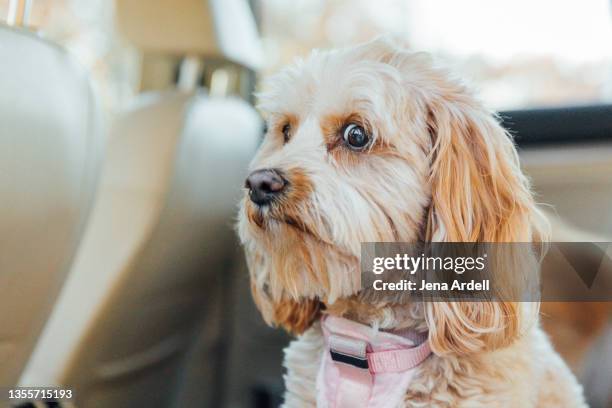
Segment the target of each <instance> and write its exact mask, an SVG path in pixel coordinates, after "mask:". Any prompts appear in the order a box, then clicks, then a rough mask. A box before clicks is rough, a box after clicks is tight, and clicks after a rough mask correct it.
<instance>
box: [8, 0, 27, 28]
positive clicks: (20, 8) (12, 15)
mask: <svg viewBox="0 0 612 408" xmlns="http://www.w3.org/2000/svg"><path fill="white" fill-rule="evenodd" d="M31 11H32V0H10V2H9V7H8V16H7V18H6V22H7V24H8V25H10V26H14V27H27V25H28V22H29V20H30V12H31Z"/></svg>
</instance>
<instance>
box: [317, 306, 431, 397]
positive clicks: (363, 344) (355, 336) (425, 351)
mask: <svg viewBox="0 0 612 408" xmlns="http://www.w3.org/2000/svg"><path fill="white" fill-rule="evenodd" d="M322 328H323V334H324V336H325V340H326V346H327V347H326V349H325V351H324V355H323V358H322V362H321V368H320V370H319V375H318V377H317V406H319V407H330V408H344V407H351V408H360V407H363V408H380V407H390V406H396V405H397V404H399V402H400V401H401V398H402V397H403V395H404V393H405V391H406V389H407V388H408V385H409V383H410V380H411V379H412V376H413V374H414V372H415V370H414V368H415V367H417V366H418V365H419V364H420V363H421V362H423V360H425V359H426V358H427V357H428V356H429V355H430V354H431V350H430V348H429V343H428V342H427V341H426V334H424V333H421V334H419V333H416V332H412V331H404V332H403V333H390V332H382V331H377V330H374V329H372V328H371V327H369V326H366V325H362V324H359V323H356V322H353V321H350V320H347V319H343V318H339V317H335V316H326V317H324V318H323V319H322Z"/></svg>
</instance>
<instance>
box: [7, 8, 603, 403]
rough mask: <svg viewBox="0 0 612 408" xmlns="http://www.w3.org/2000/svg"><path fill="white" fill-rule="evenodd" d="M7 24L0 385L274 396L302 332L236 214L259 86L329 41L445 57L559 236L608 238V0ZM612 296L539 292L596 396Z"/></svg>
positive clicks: (101, 395) (43, 14) (119, 396)
mask: <svg viewBox="0 0 612 408" xmlns="http://www.w3.org/2000/svg"><path fill="white" fill-rule="evenodd" d="M0 21H1V23H0V61H1V62H0V95H1V97H0V123H2V124H3V125H2V128H1V129H2V131H0V141H1V143H2V147H0V162H2V163H3V167H5V169H3V171H2V172H0V200H2V202H3V203H4V205H3V206H1V207H0V231H2V234H0V235H1V236H0V310H1V312H0V323H1V324H0V385H2V386H10V385H16V384H20V385H32V386H33V385H37V386H40V385H68V386H71V387H74V388H75V389H76V390H77V396H78V398H79V399H78V404H79V405H78V406H82V407H109V406H112V407H123V406H125V407H128V406H129V407H133V406H151V407H208V406H210V407H221V406H227V407H273V406H277V405H278V403H279V401H280V396H281V395H282V368H281V360H282V352H281V350H282V348H283V347H284V345H285V344H286V342H287V341H288V340H289V339H288V337H287V336H285V335H284V334H282V333H280V332H279V331H277V330H273V329H269V328H267V327H265V325H264V324H263V322H262V321H261V318H260V317H259V315H258V313H257V311H256V310H254V306H253V304H252V302H251V300H250V295H249V293H248V279H247V272H246V270H245V267H244V265H243V262H242V254H241V251H240V249H239V247H238V244H237V242H236V239H235V237H234V233H233V231H232V225H233V223H234V218H235V212H236V208H237V207H236V203H237V200H238V199H239V197H240V194H241V186H242V184H243V179H244V176H245V172H246V166H247V164H248V161H249V159H250V157H251V156H252V155H253V153H254V151H255V149H256V148H257V145H258V143H259V140H260V139H261V136H262V129H263V123H262V121H261V119H260V117H259V114H258V112H257V111H256V109H255V108H254V106H253V104H254V102H255V101H254V97H253V92H254V91H255V90H257V89H258V87H259V83H260V80H261V79H262V78H263V77H265V76H266V75H269V74H271V73H273V72H275V71H277V70H278V69H279V68H280V67H282V66H283V65H284V64H287V63H289V62H291V61H292V60H293V59H294V58H295V57H300V56H305V55H307V54H308V53H309V52H310V51H311V50H312V49H315V48H330V47H342V46H347V45H351V44H356V43H359V42H363V41H367V40H369V39H371V38H373V37H375V36H377V35H380V34H393V35H396V36H399V37H401V38H403V39H404V40H405V41H406V42H407V44H409V45H410V47H411V48H413V49H415V50H424V51H428V52H431V53H433V54H435V55H436V56H437V58H439V59H440V60H442V61H443V62H444V63H445V64H446V65H448V66H450V67H451V69H453V70H454V71H455V72H457V73H458V75H460V76H461V77H463V78H465V80H466V81H467V82H469V83H471V84H472V86H473V87H474V88H475V89H477V91H478V93H479V95H480V96H481V98H482V99H483V100H484V102H485V103H486V104H487V105H488V106H489V107H491V108H492V109H495V110H497V111H499V112H500V115H501V118H502V120H503V123H504V125H505V126H507V127H508V128H509V129H510V130H511V132H512V133H513V134H514V135H515V137H516V140H517V143H518V145H519V151H520V155H521V160H522V164H523V167H524V169H525V171H526V172H527V174H528V175H529V176H530V177H531V179H532V180H533V183H534V189H535V191H536V193H537V197H538V201H540V202H542V203H543V204H544V205H545V209H546V211H547V213H548V215H549V217H550V219H551V222H552V225H553V240H554V241H589V242H612V239H611V237H612V205H611V204H610V203H612V105H610V104H611V103H612V11H611V4H610V2H609V1H608V0H589V1H581V2H579V1H564V2H558V1H553V0H539V1H537V2H533V1H527V0H514V1H507V0H497V1H485V0H465V1H462V2H453V1H449V0H381V1H376V2H373V1H367V0H328V1H324V0H296V1H292V2H287V1H282V0H249V1H247V0H148V1H139V0H115V1H112V0H88V1H78V0H54V1H49V0H0ZM584 256H589V255H588V254H585V255H584ZM545 273H546V271H545ZM602 279H604V278H602ZM563 284H564V283H563V282H560V283H559V286H560V287H561V288H562V287H563ZM596 284H601V285H610V288H611V289H610V290H611V291H612V282H608V281H601V282H599V281H598V282H596ZM24 300H26V301H24ZM611 309H612V307H611V305H610V303H594V302H591V303H546V304H543V306H542V322H543V325H544V328H545V329H546V331H547V332H548V333H549V334H550V336H551V338H552V340H553V343H554V344H555V346H556V347H557V349H558V350H559V351H560V352H561V354H562V355H563V357H564V358H565V359H566V361H568V363H569V364H570V366H571V368H572V370H573V371H574V372H575V373H576V375H577V376H578V377H579V378H580V380H581V381H582V382H583V383H584V385H585V392H586V394H587V397H588V399H589V402H590V404H591V406H593V407H612V393H611V391H610V390H611V389H612V328H611V316H612V314H611Z"/></svg>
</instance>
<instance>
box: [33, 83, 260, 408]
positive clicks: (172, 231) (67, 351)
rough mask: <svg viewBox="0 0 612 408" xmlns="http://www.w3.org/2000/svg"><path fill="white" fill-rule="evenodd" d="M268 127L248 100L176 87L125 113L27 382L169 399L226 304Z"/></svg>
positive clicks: (109, 401)
mask: <svg viewBox="0 0 612 408" xmlns="http://www.w3.org/2000/svg"><path fill="white" fill-rule="evenodd" d="M260 129H261V123H260V119H259V117H258V115H257V114H256V112H255V111H254V109H253V108H252V107H251V106H250V105H248V104H247V103H246V102H243V101H241V100H238V99H214V98H208V97H206V96H204V95H202V94H193V93H180V92H178V91H175V92H167V93H163V94H155V95H145V96H143V97H142V98H141V103H140V104H139V105H138V106H136V107H135V108H134V109H133V110H131V111H129V112H127V113H126V114H125V115H123V116H122V117H121V118H120V119H119V120H118V122H117V123H116V125H115V126H114V129H113V130H112V132H111V135H110V140H109V146H108V153H107V157H106V160H105V165H104V170H103V175H102V179H101V188H100V191H99V192H98V195H97V199H96V203H95V206H94V209H93V213H92V219H91V222H90V223H89V226H88V228H87V231H86V234H85V237H84V240H83V245H82V246H81V248H80V250H79V253H78V256H77V259H76V261H75V265H74V268H73V270H72V272H71V275H70V278H69V279H68V281H67V282H66V285H65V287H64V290H63V291H62V294H61V296H60V298H59V300H58V304H57V306H56V308H55V310H54V312H53V315H52V317H51V318H50V321H49V324H48V325H47V327H46V328H45V331H44V333H43V335H42V337H41V340H40V342H39V344H38V345H37V348H36V351H35V353H34V355H33V357H32V359H31V361H30V363H29V365H28V369H27V370H26V372H25V373H24V376H23V377H22V381H21V383H22V384H23V385H53V384H62V385H68V386H71V387H74V388H75V390H76V393H77V397H78V400H77V402H78V404H79V405H78V406H79V407H124V406H125V407H135V406H139V407H140V406H141V407H154V406H155V407H158V406H159V407H165V406H170V405H171V401H172V399H173V394H174V392H175V389H176V387H177V384H178V382H179V381H180V373H181V368H182V365H183V363H184V359H185V356H186V353H187V351H188V350H189V348H190V347H191V345H192V343H193V342H194V341H195V336H196V334H197V333H196V331H197V330H198V327H199V326H200V322H201V321H203V320H206V319H209V318H210V316H214V315H215V312H218V310H217V309H216V308H217V307H218V304H219V302H218V299H216V297H217V296H218V295H219V294H220V293H221V291H220V289H219V288H220V285H221V284H222V280H223V277H224V276H225V275H226V274H228V273H229V265H230V263H231V261H232V258H234V257H235V256H236V251H235V250H236V243H235V238H234V233H233V230H232V217H233V216H234V214H235V211H236V202H237V200H238V197H239V195H240V194H241V191H240V190H241V185H242V180H243V179H244V176H245V172H246V165H247V163H248V159H249V158H250V157H251V155H252V154H253V152H254V150H255V148H256V144H257V142H258V138H259V134H260ZM210 324H211V325H212V326H213V327H211V329H214V325H215V324H216V323H215V320H214V319H213V320H210ZM215 333H216V331H215V330H211V336H213V337H214V336H216V334H215ZM210 368H211V369H213V368H214V365H213V364H212V363H211V366H210ZM202 381H203V384H202V386H203V387H205V386H206V380H205V379H203V380H202ZM211 393H212V390H211Z"/></svg>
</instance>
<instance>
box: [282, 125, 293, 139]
mask: <svg viewBox="0 0 612 408" xmlns="http://www.w3.org/2000/svg"><path fill="white" fill-rule="evenodd" d="M282 132H283V140H284V142H285V143H287V142H288V141H289V138H290V137H291V125H290V124H289V123H285V125H284V126H283V129H282Z"/></svg>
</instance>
